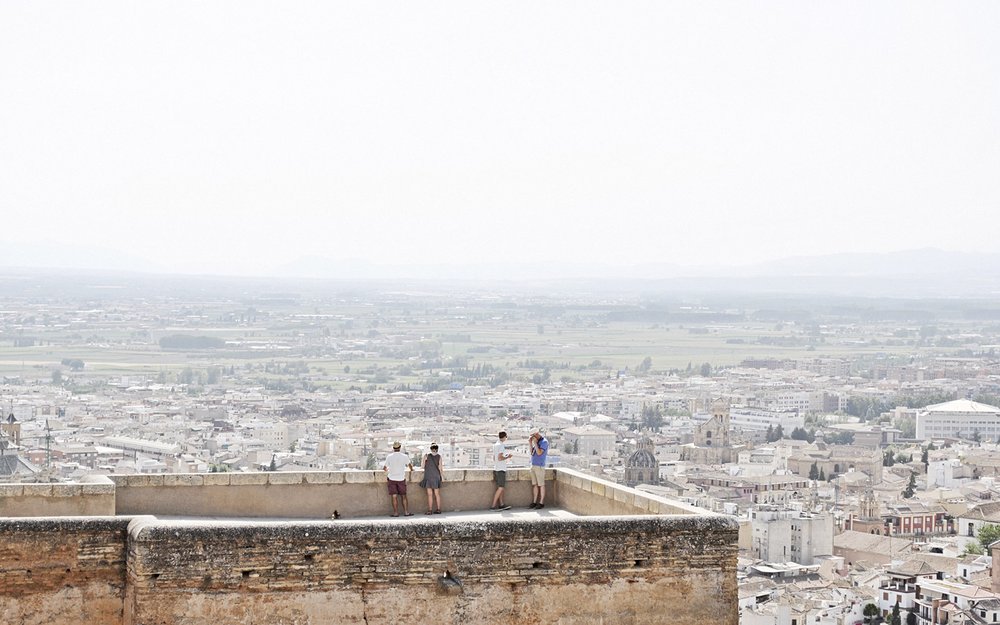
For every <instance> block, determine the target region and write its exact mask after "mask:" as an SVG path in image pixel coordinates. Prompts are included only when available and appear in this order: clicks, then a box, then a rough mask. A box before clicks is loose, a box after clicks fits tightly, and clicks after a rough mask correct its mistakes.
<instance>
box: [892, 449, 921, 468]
mask: <svg viewBox="0 0 1000 625" xmlns="http://www.w3.org/2000/svg"><path fill="white" fill-rule="evenodd" d="M926 458H927V450H926V449H925V450H924V457H923V460H924V462H925V463H926ZM908 462H913V454H909V455H908V454H904V453H903V452H899V453H893V451H892V450H891V449H886V450H885V453H884V454H883V455H882V466H883V467H891V466H893V465H895V464H896V463H899V464H906V463H908Z"/></svg>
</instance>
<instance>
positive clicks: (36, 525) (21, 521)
mask: <svg viewBox="0 0 1000 625" xmlns="http://www.w3.org/2000/svg"><path fill="white" fill-rule="evenodd" d="M132 519H133V517H127V516H116V517H107V516H105V517H99V516H77V517H0V535H2V534H6V533H10V532H58V533H65V532H86V531H97V530H122V531H124V530H125V529H126V528H127V527H128V525H129V523H131V522H132Z"/></svg>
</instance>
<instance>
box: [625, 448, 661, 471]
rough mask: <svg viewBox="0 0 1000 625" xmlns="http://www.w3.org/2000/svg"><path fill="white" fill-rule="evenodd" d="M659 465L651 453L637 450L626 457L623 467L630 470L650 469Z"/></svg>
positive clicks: (645, 450) (646, 450)
mask: <svg viewBox="0 0 1000 625" xmlns="http://www.w3.org/2000/svg"><path fill="white" fill-rule="evenodd" d="M659 465H660V463H659V461H658V460H657V459H656V456H654V455H653V452H651V451H649V450H648V449H637V450H636V451H635V452H633V453H632V455H631V456H629V457H628V462H626V463H625V466H626V467H628V468H630V469H652V468H655V467H658V466H659Z"/></svg>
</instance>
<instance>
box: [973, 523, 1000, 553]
mask: <svg viewBox="0 0 1000 625" xmlns="http://www.w3.org/2000/svg"><path fill="white" fill-rule="evenodd" d="M998 540H1000V525H994V524H993V523H987V524H986V525H984V526H982V527H981V528H979V533H978V534H976V542H974V543H969V544H967V545H966V546H965V552H966V553H971V554H975V555H983V554H984V553H986V552H987V550H988V549H989V548H990V545H992V544H993V543H995V542H996V541H998Z"/></svg>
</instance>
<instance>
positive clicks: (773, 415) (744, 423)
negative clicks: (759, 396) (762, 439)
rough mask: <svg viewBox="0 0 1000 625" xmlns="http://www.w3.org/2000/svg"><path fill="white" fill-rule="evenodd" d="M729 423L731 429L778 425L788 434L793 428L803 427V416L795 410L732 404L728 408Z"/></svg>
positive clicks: (764, 428)
mask: <svg viewBox="0 0 1000 625" xmlns="http://www.w3.org/2000/svg"><path fill="white" fill-rule="evenodd" d="M729 424H730V426H732V427H733V429H735V430H737V431H739V430H758V431H764V430H767V428H769V427H771V428H776V427H778V426H779V425H780V426H781V429H782V430H783V431H784V432H785V434H786V435H787V434H790V433H791V431H792V430H794V429H795V428H801V427H805V424H806V419H805V417H800V416H799V414H798V413H797V412H795V411H779V410H768V409H766V408H750V407H747V406H732V407H730V408H729Z"/></svg>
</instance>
